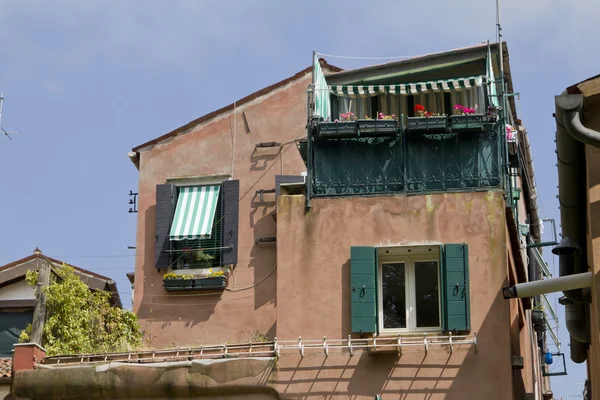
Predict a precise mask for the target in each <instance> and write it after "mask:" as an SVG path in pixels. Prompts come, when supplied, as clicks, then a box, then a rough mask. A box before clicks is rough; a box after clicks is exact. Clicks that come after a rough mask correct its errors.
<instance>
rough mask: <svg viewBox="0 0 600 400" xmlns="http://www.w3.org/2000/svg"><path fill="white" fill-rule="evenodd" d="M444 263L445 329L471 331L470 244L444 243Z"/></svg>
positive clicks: (443, 325)
mask: <svg viewBox="0 0 600 400" xmlns="http://www.w3.org/2000/svg"><path fill="white" fill-rule="evenodd" d="M442 264H443V265H442V271H443V272H442V285H443V287H442V295H443V296H442V299H443V309H444V310H443V312H442V315H443V317H444V318H443V324H442V327H443V329H444V331H469V330H471V313H470V304H469V245H467V244H464V243H463V244H446V245H444V251H443V255H442Z"/></svg>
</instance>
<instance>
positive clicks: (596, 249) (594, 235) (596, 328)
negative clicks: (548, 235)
mask: <svg viewBox="0 0 600 400" xmlns="http://www.w3.org/2000/svg"><path fill="white" fill-rule="evenodd" d="M585 107H586V110H587V112H586V113H585V114H584V124H585V126H587V127H588V128H591V129H594V130H596V131H600V95H596V96H595V97H593V98H588V99H586V103H585ZM585 148H586V161H587V172H588V176H587V182H588V214H587V215H588V218H589V219H588V221H587V227H588V261H589V265H590V268H591V269H592V271H593V273H594V280H593V283H592V306H591V312H590V315H591V323H590V334H591V344H590V348H589V351H588V377H589V379H590V380H591V383H592V385H591V387H592V395H593V396H599V395H600V149H598V148H595V147H592V146H589V145H586V146H585ZM594 398H595V397H594Z"/></svg>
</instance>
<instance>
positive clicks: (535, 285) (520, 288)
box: [502, 272, 592, 299]
mask: <svg viewBox="0 0 600 400" xmlns="http://www.w3.org/2000/svg"><path fill="white" fill-rule="evenodd" d="M590 286H592V273H591V272H584V273H581V274H573V275H567V276H561V277H559V278H552V279H544V280H541V281H534V282H525V283H518V284H516V285H514V286H510V287H505V288H503V289H502V294H503V295H504V298H505V299H511V298H515V297H519V298H521V297H533V296H538V295H541V294H546V293H555V292H564V291H566V290H574V289H581V288H587V287H590Z"/></svg>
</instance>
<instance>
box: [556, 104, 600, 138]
mask: <svg viewBox="0 0 600 400" xmlns="http://www.w3.org/2000/svg"><path fill="white" fill-rule="evenodd" d="M556 106H557V108H558V107H559V106H560V107H562V108H563V113H564V114H563V123H564V125H565V128H566V129H567V132H569V134H570V135H571V136H573V138H574V139H576V140H578V141H580V142H581V143H585V144H589V145H590V146H593V147H597V148H600V132H598V131H595V130H593V129H590V128H586V127H585V126H583V124H582V123H581V118H580V115H579V114H580V113H581V111H582V109H583V95H582V94H571V95H562V96H557V97H556Z"/></svg>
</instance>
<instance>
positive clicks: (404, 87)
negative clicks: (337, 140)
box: [329, 76, 483, 97]
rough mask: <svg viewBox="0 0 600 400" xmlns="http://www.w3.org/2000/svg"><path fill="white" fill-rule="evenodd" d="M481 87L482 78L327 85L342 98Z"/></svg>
mask: <svg viewBox="0 0 600 400" xmlns="http://www.w3.org/2000/svg"><path fill="white" fill-rule="evenodd" d="M481 85H483V76H472V77H468V78H456V79H445V80H437V81H427V82H415V83H402V84H398V85H329V91H330V92H331V93H333V94H334V95H336V96H343V97H371V96H376V95H379V94H397V95H411V94H419V93H426V92H451V91H458V90H464V89H470V88H473V87H476V86H481Z"/></svg>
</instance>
